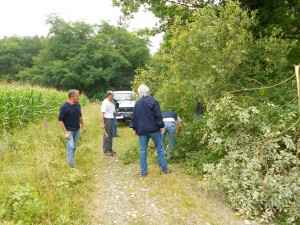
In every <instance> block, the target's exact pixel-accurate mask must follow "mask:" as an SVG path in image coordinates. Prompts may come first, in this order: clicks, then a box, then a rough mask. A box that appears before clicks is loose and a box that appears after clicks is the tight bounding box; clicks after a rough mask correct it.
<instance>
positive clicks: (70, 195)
mask: <svg viewBox="0 0 300 225" xmlns="http://www.w3.org/2000/svg"><path fill="white" fill-rule="evenodd" d="M91 107H94V106H93V105H92V104H90V105H88V106H86V107H85V108H84V110H83V114H84V115H85V114H86V112H89V118H86V124H87V126H88V127H94V128H93V129H91V130H90V131H89V132H88V133H87V134H84V135H82V136H81V140H80V146H79V148H78V152H77V153H76V156H75V162H76V164H77V166H78V168H79V169H70V168H68V167H67V165H66V147H65V141H64V138H63V134H62V131H61V130H60V128H59V127H58V125H57V121H56V119H55V118H54V119H53V120H51V121H46V120H45V121H40V122H39V123H36V124H31V125H29V126H28V127H27V128H26V129H23V130H20V131H16V132H14V134H13V136H5V137H3V140H2V142H1V143H0V171H1V173H0V176H1V179H0V205H1V206H2V207H1V209H0V221H2V223H7V224H9V223H20V224H87V221H88V220H89V219H88V217H87V215H86V212H85V209H84V207H85V205H86V204H87V202H88V201H89V198H90V191H89V190H90V187H91V186H92V185H91V184H92V183H93V182H94V181H93V175H92V173H93V166H94V165H95V164H96V161H97V156H98V154H99V143H98V142H99V135H100V125H99V126H97V125H96V124H95V122H97V124H100V121H95V119H97V118H99V112H98V111H95V110H91Z"/></svg>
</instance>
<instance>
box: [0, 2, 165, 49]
mask: <svg viewBox="0 0 300 225" xmlns="http://www.w3.org/2000/svg"><path fill="white" fill-rule="evenodd" d="M51 13H56V14H57V15H58V16H59V17H61V18H63V19H64V20H66V21H67V22H70V21H76V20H83V21H85V22H86V23H89V24H99V23H100V22H101V21H102V20H105V21H107V22H109V23H110V24H112V25H117V21H118V18H119V16H120V15H121V12H120V10H119V9H118V8H117V7H113V6H112V2H111V0H0V38H3V37H4V36H12V35H17V36H34V35H39V36H46V35H47V33H48V31H49V26H47V25H46V24H45V21H46V19H47V16H48V15H50V14H51ZM157 21H158V20H157V19H156V18H155V17H154V16H153V15H152V14H151V13H146V12H143V11H140V12H139V13H138V14H137V15H136V16H135V19H133V20H132V21H131V22H130V26H129V30H131V31H132V30H135V29H139V28H146V27H148V28H151V27H152V26H153V25H154V24H155V22H157ZM161 41H162V35H156V36H155V37H153V38H151V42H152V45H153V46H152V47H151V52H152V53H153V52H155V51H156V50H157V49H158V48H159V44H160V43H161Z"/></svg>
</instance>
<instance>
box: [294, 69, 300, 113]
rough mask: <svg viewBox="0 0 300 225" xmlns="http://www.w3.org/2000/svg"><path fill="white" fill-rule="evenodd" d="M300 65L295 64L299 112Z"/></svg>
mask: <svg viewBox="0 0 300 225" xmlns="http://www.w3.org/2000/svg"><path fill="white" fill-rule="evenodd" d="M299 69H300V65H298V66H296V65H295V73H296V79H297V89H298V107H299V113H300V71H299Z"/></svg>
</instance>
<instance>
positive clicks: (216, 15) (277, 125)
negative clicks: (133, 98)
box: [133, 2, 300, 224]
mask: <svg viewBox="0 0 300 225" xmlns="http://www.w3.org/2000/svg"><path fill="white" fill-rule="evenodd" d="M192 18H193V20H192V22H189V23H188V24H185V25H183V23H182V22H181V20H180V19H178V22H177V21H176V20H175V23H174V26H172V27H171V29H170V30H169V33H170V34H171V35H170V36H169V38H168V42H167V43H165V44H164V45H163V47H162V48H161V50H160V52H159V53H158V54H157V55H156V56H155V57H154V58H153V60H152V61H151V63H149V65H148V67H147V68H146V69H142V70H139V71H138V73H137V75H136V77H135V80H134V82H133V88H135V89H136V87H137V86H138V85H139V84H140V83H142V82H144V83H146V84H147V85H149V87H150V88H151V92H152V93H153V94H154V96H155V97H156V98H157V99H158V100H159V101H160V103H161V106H162V108H163V110H169V109H171V110H175V111H176V112H178V113H179V115H180V117H181V118H183V121H184V124H185V129H184V131H183V132H182V135H181V137H179V138H177V143H176V149H175V150H176V151H175V160H177V161H184V162H185V163H186V165H187V168H186V170H187V171H188V172H190V173H195V174H202V175H205V176H206V177H207V178H208V179H210V180H212V181H216V182H217V183H218V184H219V185H220V186H221V187H223V188H224V190H225V191H226V192H227V193H228V199H229V201H230V203H231V204H232V206H233V208H235V209H236V210H237V211H238V212H239V213H240V214H242V215H245V216H247V217H249V218H258V219H259V220H263V221H270V220H273V219H278V220H280V222H282V223H285V222H286V223H289V224H296V223H297V222H299V219H300V215H299V197H300V196H299V193H300V192H299V157H298V151H297V143H298V139H299V135H298V133H299V120H297V117H298V115H299V114H298V113H297V112H298V107H297V105H296V101H295V100H296V99H297V89H296V82H295V77H294V74H293V73H294V65H293V64H292V63H291V58H293V57H291V56H292V54H295V53H296V54H297V52H295V49H296V48H295V46H297V45H298V41H297V40H296V39H295V40H291V39H287V38H284V34H283V33H282V32H281V30H280V29H279V28H278V27H273V29H270V30H269V31H268V35H256V34H257V33H255V32H253V28H255V27H257V26H259V21H258V17H257V15H256V14H255V13H251V12H250V11H246V10H244V9H242V8H241V7H240V4H239V3H237V2H227V4H224V6H218V7H217V9H216V8H214V7H208V8H203V9H201V10H198V11H197V12H194V13H193V15H192ZM198 102H201V103H204V104H205V105H206V106H207V110H206V113H205V114H204V115H202V116H201V117H200V118H199V119H198V120H197V119H195V108H196V104H197V103H198ZM298 149H299V148H298ZM279 218H280V219H279Z"/></svg>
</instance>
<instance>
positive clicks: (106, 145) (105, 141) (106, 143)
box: [103, 118, 109, 153]
mask: <svg viewBox="0 0 300 225" xmlns="http://www.w3.org/2000/svg"><path fill="white" fill-rule="evenodd" d="M108 127H109V119H106V118H104V129H105V132H106V134H107V135H109V133H108ZM105 132H103V152H104V153H109V138H108V137H107V136H106V135H105Z"/></svg>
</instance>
